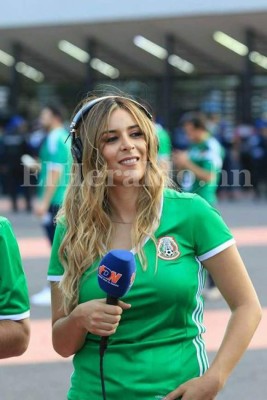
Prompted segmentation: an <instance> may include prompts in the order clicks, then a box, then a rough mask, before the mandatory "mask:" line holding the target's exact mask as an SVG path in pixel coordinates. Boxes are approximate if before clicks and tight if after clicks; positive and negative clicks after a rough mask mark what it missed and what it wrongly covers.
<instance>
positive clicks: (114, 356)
mask: <svg viewBox="0 0 267 400" xmlns="http://www.w3.org/2000/svg"><path fill="white" fill-rule="evenodd" d="M151 119H152V117H151V115H150V114H149V112H148V111H147V110H146V109H145V108H144V107H143V106H142V105H141V104H139V103H137V102H135V101H134V100H133V99H131V98H127V97H123V96H118V95H114V96H112V95H110V96H104V97H97V98H95V97H89V98H88V99H85V102H83V103H82V105H81V106H80V108H79V111H78V113H77V114H76V115H75V116H74V118H73V121H72V124H71V133H72V152H73V155H74V163H73V166H72V174H71V181H70V183H69V186H68V188H67V192H66V197H65V199H64V202H63V207H62V209H61V211H60V213H59V214H58V218H57V221H58V222H57V227H56V233H55V238H54V242H53V246H52V253H51V258H50V263H49V268H48V280H49V281H50V282H51V288H52V336H53V346H54V349H55V350H56V351H57V352H58V353H59V354H60V355H62V356H63V357H69V356H72V355H74V358H73V368H74V370H73V373H72V376H71V384H70V388H69V391H68V395H67V398H68V399H69V400H82V399H90V400H100V399H102V398H104V397H103V395H102V390H101V379H100V376H101V375H100V367H99V363H100V359H99V345H100V341H101V338H102V337H109V343H108V348H107V350H106V353H105V357H104V360H103V361H104V362H103V369H104V378H105V384H106V398H107V400H117V399H127V400H136V399H142V400H151V399H154V400H156V399H163V398H164V399H167V400H174V399H178V398H179V399H182V398H184V399H185V398H188V399H189V398H190V399H194V400H207V399H214V398H215V396H216V395H217V393H218V392H219V391H220V390H221V389H222V387H223V386H224V385H225V383H226V381H227V378H228V377H229V375H230V373H231V371H232V369H233V368H234V367H235V366H236V364H237V362H238V360H239V359H240V357H241V356H242V355H243V353H244V352H245V350H246V348H247V346H248V344H249V342H250V340H251V338H252V336H253V333H254V331H255V329H256V327H257V325H258V323H259V321H260V317H261V309H260V305H259V301H258V298H257V295H256V293H255V290H254V288H253V286H252V283H251V281H250V279H249V277H248V274H247V272H246V269H245V266H244V264H243V262H242V260H241V258H240V256H239V254H238V252H237V249H236V246H235V242H234V239H233V236H232V234H231V232H230V231H229V229H228V227H227V226H226V224H225V223H224V221H223V220H222V218H221V216H220V214H219V213H218V211H216V210H215V209H214V208H212V207H211V206H210V205H209V204H208V203H207V202H206V201H205V200H204V199H202V198H201V197H200V196H198V195H197V194H190V193H179V192H178V191H175V190H173V189H170V188H169V189H168V188H165V186H166V180H165V174H163V173H162V171H161V169H160V168H159V166H158V160H157V136H156V133H155V126H154V123H153V121H152V120H151ZM81 171H82V177H83V180H82V181H81V179H80V177H81V174H80V172H81ZM111 249H124V250H130V251H132V253H133V254H134V257H135V261H136V265H137V270H136V278H135V281H134V283H133V285H132V287H131V290H129V292H128V293H127V294H126V295H125V296H124V297H123V298H122V299H120V300H119V301H118V305H110V304H107V303H106V293H105V292H104V291H103V290H102V289H101V288H100V286H99V285H98V279H97V276H98V266H99V265H100V261H101V259H102V257H103V256H104V255H105V254H106V253H107V252H108V251H110V250H111ZM206 271H209V272H210V274H212V276H213V278H214V280H215V281H216V284H217V285H218V287H219V288H220V290H221V292H222V294H223V296H224V298H225V300H226V301H227V303H228V304H229V307H230V309H231V312H232V315H231V320H230V323H229V325H228V329H227V331H226V332H227V333H226V334H225V336H224V340H223V344H222V345H221V347H220V349H219V351H218V353H217V355H216V356H215V358H214V360H213V361H212V363H211V365H210V366H209V363H208V359H207V354H206V349H205V343H204V340H203V337H202V334H203V333H204V331H205V328H204V325H203V299H202V290H203V287H204V284H205V274H206Z"/></svg>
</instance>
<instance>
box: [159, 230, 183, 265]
mask: <svg viewBox="0 0 267 400" xmlns="http://www.w3.org/2000/svg"><path fill="white" fill-rule="evenodd" d="M157 253H158V257H159V258H162V260H175V259H176V258H178V257H179V255H180V254H181V253H180V251H179V248H178V244H177V243H176V241H175V239H174V238H173V237H172V236H164V237H162V238H160V239H159V240H158V244H157Z"/></svg>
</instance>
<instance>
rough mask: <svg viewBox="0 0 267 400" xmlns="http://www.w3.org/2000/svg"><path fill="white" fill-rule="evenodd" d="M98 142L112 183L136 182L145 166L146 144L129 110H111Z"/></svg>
mask: <svg viewBox="0 0 267 400" xmlns="http://www.w3.org/2000/svg"><path fill="white" fill-rule="evenodd" d="M101 143H102V146H101V147H102V150H101V152H102V156H103V157H104V159H105V161H106V163H107V169H108V174H109V178H110V179H111V180H112V183H113V184H116V185H125V186H126V185H128V186H130V185H136V184H139V182H140V181H141V180H142V178H143V177H144V175H145V171H146V167H147V144H146V141H145V137H144V134H143V132H142V131H141V130H140V127H139V126H138V124H137V122H136V120H135V119H134V118H133V116H132V115H131V114H130V113H129V112H128V111H126V110H124V109H122V108H118V109H116V110H114V111H113V112H112V114H111V116H110V119H109V123H108V129H107V131H105V132H103V135H102V139H101Z"/></svg>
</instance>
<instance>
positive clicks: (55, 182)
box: [31, 105, 71, 305]
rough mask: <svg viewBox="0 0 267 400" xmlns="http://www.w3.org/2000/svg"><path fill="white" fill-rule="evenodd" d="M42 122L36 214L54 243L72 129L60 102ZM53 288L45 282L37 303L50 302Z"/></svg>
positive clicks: (47, 109)
mask: <svg viewBox="0 0 267 400" xmlns="http://www.w3.org/2000/svg"><path fill="white" fill-rule="evenodd" d="M40 124H41V126H42V127H43V129H44V130H45V132H46V137H45V139H44V140H43V142H42V145H41V147H40V150H39V161H40V172H39V177H38V178H39V179H38V202H37V204H36V206H35V210H34V211H35V214H36V215H37V216H38V217H39V218H40V220H41V223H42V226H43V228H44V230H45V233H46V236H47V238H48V240H49V242H50V244H52V243H53V238H54V234H55V228H56V227H55V216H56V214H57V212H58V210H59V208H60V207H61V204H62V202H63V198H64V193H65V190H66V187H67V184H68V181H69V174H70V164H71V163H70V159H71V154H70V146H69V142H68V141H66V139H67V137H68V132H67V130H66V129H65V127H64V125H63V117H62V111H61V109H60V108H59V107H58V106H55V105H46V106H45V107H44V108H43V109H42V111H41V113H40ZM50 297H51V296H50V288H49V286H47V285H46V286H45V287H44V288H43V289H42V290H41V291H40V292H39V293H36V294H34V295H33V296H32V297H31V303H32V304H34V305H50V302H51V299H50Z"/></svg>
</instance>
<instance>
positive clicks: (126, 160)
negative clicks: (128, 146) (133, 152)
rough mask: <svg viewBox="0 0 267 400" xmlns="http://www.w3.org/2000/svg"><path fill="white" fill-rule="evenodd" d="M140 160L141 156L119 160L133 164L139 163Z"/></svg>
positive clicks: (122, 162) (120, 162)
mask: <svg viewBox="0 0 267 400" xmlns="http://www.w3.org/2000/svg"><path fill="white" fill-rule="evenodd" d="M138 160H139V157H126V158H124V159H123V160H121V161H119V164H122V165H133V164H135V163H137V161H138Z"/></svg>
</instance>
